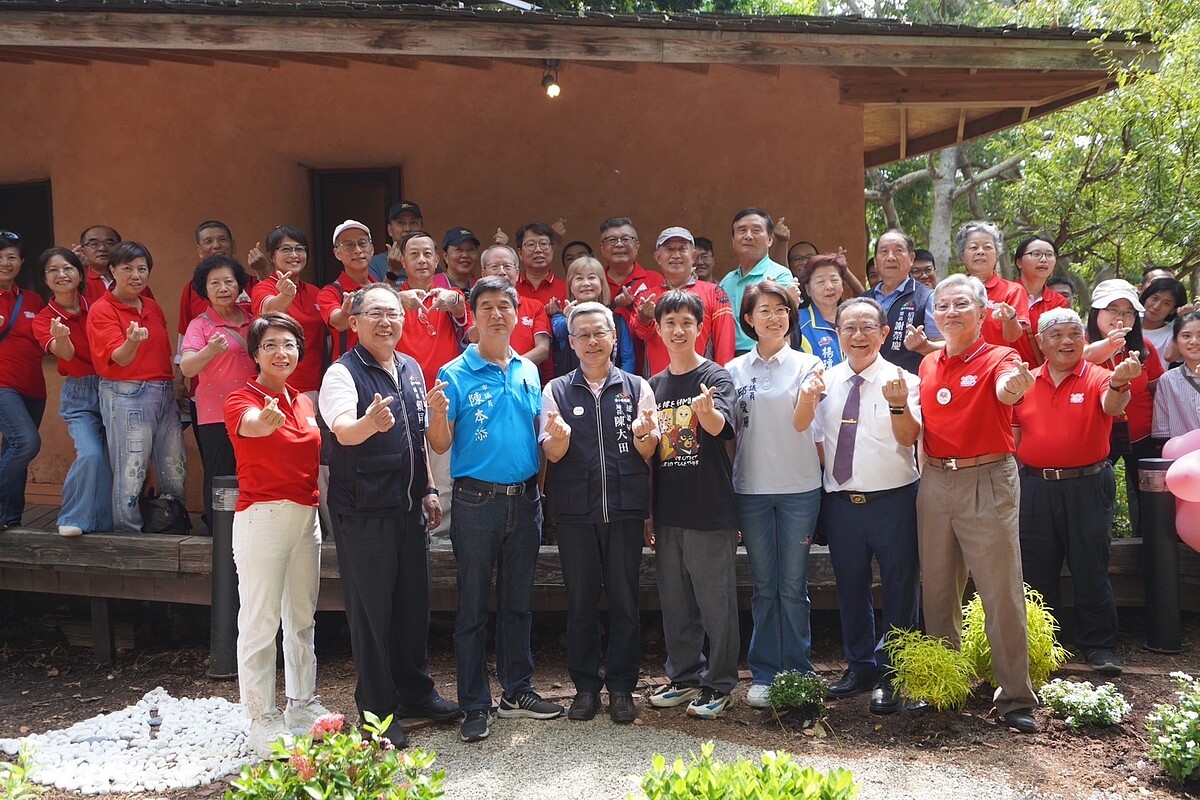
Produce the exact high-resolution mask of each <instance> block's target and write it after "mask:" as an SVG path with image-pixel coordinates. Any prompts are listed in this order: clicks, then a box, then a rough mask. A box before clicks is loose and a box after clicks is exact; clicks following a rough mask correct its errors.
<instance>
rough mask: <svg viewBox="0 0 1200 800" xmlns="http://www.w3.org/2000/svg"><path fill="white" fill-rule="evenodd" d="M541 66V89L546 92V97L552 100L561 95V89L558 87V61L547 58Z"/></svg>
mask: <svg viewBox="0 0 1200 800" xmlns="http://www.w3.org/2000/svg"><path fill="white" fill-rule="evenodd" d="M542 64H543V65H544V71H543V72H542V88H543V89H545V90H546V96H547V97H549V98H551V99H554V98H555V97H558V96H559V95H560V94H562V87H561V86H559V85H558V59H557V58H547V59H546V60H545V61H543V62H542Z"/></svg>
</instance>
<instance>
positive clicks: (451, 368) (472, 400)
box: [437, 344, 542, 483]
mask: <svg viewBox="0 0 1200 800" xmlns="http://www.w3.org/2000/svg"><path fill="white" fill-rule="evenodd" d="M509 355H510V356H511V358H510V360H509V362H508V368H507V369H501V368H500V367H499V366H497V365H496V364H493V363H491V362H490V361H486V360H485V359H484V358H483V356H481V355H479V346H478V345H474V344H472V345H468V346H467V349H466V350H465V351H464V352H463V354H462V355H460V356H459V357H458V358H456V359H454V360H453V361H451V362H450V363H449V364H447V365H446V366H444V367H442V368H441V370H439V371H438V374H437V379H438V380H440V381H446V383H447V384H449V385H448V386H447V387H446V389H445V392H446V398H447V399H448V400H449V401H450V407H449V410H448V411H447V415H448V417H449V420H450V424H451V425H453V426H454V440H453V443H452V444H451V447H450V475H451V477H453V478H474V479H475V480H479V481H488V482H491V483H518V482H520V481H524V480H528V479H529V478H532V477H533V476H534V475H536V474H537V471H538V466H539V460H538V459H539V456H538V446H537V433H538V431H537V418H538V415H539V414H541V409H542V385H541V382H540V381H539V380H538V371H537V367H536V366H534V364H533V362H532V361H530V360H529V359H526V358H521V357H520V356H519V355H517V354H516V352H513V351H512V350H511V349H510V351H509Z"/></svg>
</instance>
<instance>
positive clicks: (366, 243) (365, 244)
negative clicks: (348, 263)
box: [338, 239, 374, 253]
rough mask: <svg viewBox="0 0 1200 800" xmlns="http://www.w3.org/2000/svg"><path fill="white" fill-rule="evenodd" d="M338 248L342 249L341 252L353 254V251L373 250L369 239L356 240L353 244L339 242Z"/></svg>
mask: <svg viewBox="0 0 1200 800" xmlns="http://www.w3.org/2000/svg"><path fill="white" fill-rule="evenodd" d="M338 247H340V248H342V249H343V250H345V251H346V252H348V253H353V252H354V251H355V250H372V249H374V248H373V247H372V246H371V240H370V239H358V240H356V241H353V242H340V243H338Z"/></svg>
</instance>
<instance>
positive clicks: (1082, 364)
mask: <svg viewBox="0 0 1200 800" xmlns="http://www.w3.org/2000/svg"><path fill="white" fill-rule="evenodd" d="M1111 380H1112V373H1111V372H1109V371H1108V370H1106V369H1105V368H1104V367H1098V366H1096V365H1095V364H1089V363H1088V362H1087V361H1084V360H1083V359H1080V361H1079V363H1078V364H1077V365H1076V366H1075V369H1074V370H1072V371H1071V373H1070V374H1069V375H1067V376H1066V377H1065V378H1063V380H1062V383H1060V384H1058V386H1055V385H1054V381H1053V380H1052V379H1051V377H1050V368H1049V367H1048V366H1047V365H1045V364H1043V365H1042V366H1040V367H1038V368H1037V369H1035V370H1033V386H1031V387H1029V389H1028V391H1026V392H1025V396H1024V397H1023V398H1022V399H1021V402H1020V403H1018V404H1017V405H1015V406H1013V426H1014V427H1017V428H1020V429H1021V441H1020V443H1019V444H1018V445H1017V458H1018V459H1019V460H1020V462H1021V463H1022V464H1024V465H1025V466H1027V467H1040V468H1042V469H1071V468H1072V467H1086V466H1089V465H1091V464H1095V463H1097V462H1100V461H1103V460H1104V459H1106V458H1108V451H1109V448H1110V446H1111V443H1110V441H1109V438H1110V435H1111V434H1112V422H1113V418H1112V417H1110V416H1109V415H1108V414H1106V413H1104V406H1103V405H1102V401H1103V399H1104V393H1105V392H1106V391H1108V384H1109V382H1110V381H1111Z"/></svg>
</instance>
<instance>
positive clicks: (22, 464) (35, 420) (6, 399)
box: [0, 389, 46, 525]
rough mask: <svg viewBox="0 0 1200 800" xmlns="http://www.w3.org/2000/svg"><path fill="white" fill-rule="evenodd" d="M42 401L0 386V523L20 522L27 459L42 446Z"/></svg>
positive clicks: (43, 406) (32, 456)
mask: <svg viewBox="0 0 1200 800" xmlns="http://www.w3.org/2000/svg"><path fill="white" fill-rule="evenodd" d="M45 410H46V401H45V400H39V399H35V398H33V397H25V396H24V395H22V394H21V393H20V392H18V391H17V390H16V389H0V523H3V524H5V525H19V524H21V515H22V514H24V513H25V482H26V481H27V480H28V478H29V462H31V461H33V459H34V457H35V456H37V454H38V451H39V450H41V449H42V437H41V436H39V435H38V426H39V425H41V424H42V412H44V411H45Z"/></svg>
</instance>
